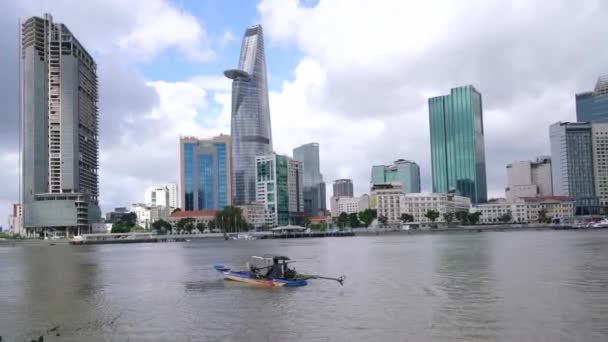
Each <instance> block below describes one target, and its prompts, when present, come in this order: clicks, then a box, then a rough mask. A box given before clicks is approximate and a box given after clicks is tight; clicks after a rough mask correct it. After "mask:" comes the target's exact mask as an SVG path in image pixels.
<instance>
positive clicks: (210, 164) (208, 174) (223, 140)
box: [179, 134, 232, 211]
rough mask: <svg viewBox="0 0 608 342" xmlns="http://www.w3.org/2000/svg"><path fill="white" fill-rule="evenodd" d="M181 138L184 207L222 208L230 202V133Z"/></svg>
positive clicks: (182, 205) (181, 178)
mask: <svg viewBox="0 0 608 342" xmlns="http://www.w3.org/2000/svg"><path fill="white" fill-rule="evenodd" d="M179 142H180V144H179V145H180V167H181V172H180V181H181V186H180V187H181V208H182V210H185V211H191V210H221V209H223V208H224V207H226V206H227V205H231V204H232V198H231V197H230V193H231V190H232V183H231V178H230V170H231V158H230V151H231V149H230V143H231V141H230V136H228V135H223V134H222V135H220V136H217V137H214V138H211V139H198V138H192V137H182V138H180V140H179Z"/></svg>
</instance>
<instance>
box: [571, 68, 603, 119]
mask: <svg viewBox="0 0 608 342" xmlns="http://www.w3.org/2000/svg"><path fill="white" fill-rule="evenodd" d="M576 121H578V122H590V123H595V122H608V75H603V76H600V77H599V78H598V80H597V83H596V84H595V88H594V89H593V90H592V91H587V92H584V93H580V94H576Z"/></svg>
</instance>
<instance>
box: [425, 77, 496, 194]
mask: <svg viewBox="0 0 608 342" xmlns="http://www.w3.org/2000/svg"><path fill="white" fill-rule="evenodd" d="M429 123H430V128H431V165H432V171H433V192H449V191H458V192H459V193H460V194H461V195H462V196H465V197H469V198H470V199H471V202H473V203H483V202H486V200H487V189H486V158H485V147H484V141H483V140H484V139H483V136H484V134H483V109H482V102H481V94H480V93H479V92H478V91H477V90H476V89H475V88H474V87H473V86H472V85H468V86H463V87H458V88H453V89H451V91H450V95H444V96H437V97H432V98H430V99H429Z"/></svg>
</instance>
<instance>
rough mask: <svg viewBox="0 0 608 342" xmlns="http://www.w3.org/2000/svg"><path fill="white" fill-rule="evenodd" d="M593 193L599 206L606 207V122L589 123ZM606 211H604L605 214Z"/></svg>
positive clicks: (607, 204) (607, 150)
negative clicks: (591, 147)
mask: <svg viewBox="0 0 608 342" xmlns="http://www.w3.org/2000/svg"><path fill="white" fill-rule="evenodd" d="M591 133H592V141H591V144H592V146H593V178H594V184H595V195H596V196H597V197H598V198H599V202H600V203H599V205H600V206H601V207H604V208H606V207H608V123H594V124H592V125H591ZM605 213H606V212H604V214H605Z"/></svg>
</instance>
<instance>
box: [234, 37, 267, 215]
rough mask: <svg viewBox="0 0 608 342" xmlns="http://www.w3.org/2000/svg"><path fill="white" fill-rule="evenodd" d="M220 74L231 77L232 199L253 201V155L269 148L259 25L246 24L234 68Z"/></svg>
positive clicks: (254, 195) (255, 155) (235, 200)
mask: <svg viewBox="0 0 608 342" xmlns="http://www.w3.org/2000/svg"><path fill="white" fill-rule="evenodd" d="M224 75H225V76H226V77H228V78H230V79H232V80H233V81H232V118H231V126H230V131H231V135H232V184H233V188H232V201H233V203H234V204H235V205H241V204H248V203H251V202H254V201H255V197H256V186H255V163H256V161H255V157H257V156H260V155H264V154H267V153H270V152H272V130H271V126H270V109H269V105H268V84H267V81H266V60H265V57H264V35H263V32H262V26H261V25H255V26H251V27H249V28H247V30H246V31H245V35H244V37H243V44H242V45H241V56H240V59H239V67H238V69H230V70H226V71H225V72H224Z"/></svg>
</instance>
